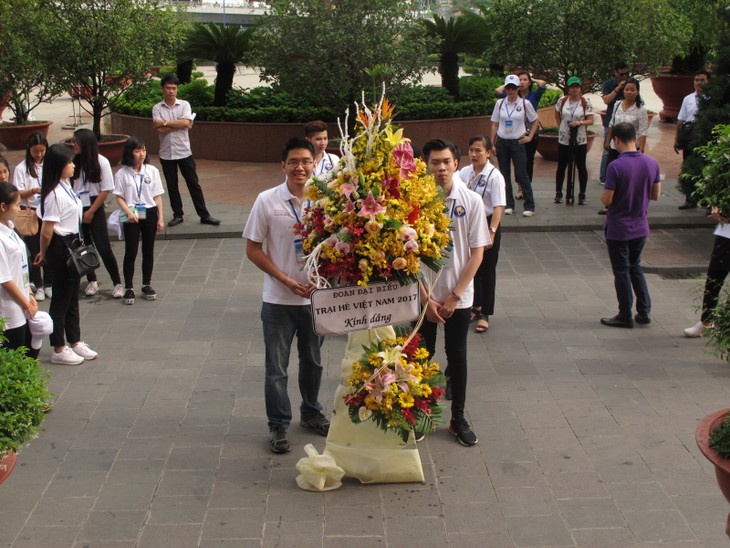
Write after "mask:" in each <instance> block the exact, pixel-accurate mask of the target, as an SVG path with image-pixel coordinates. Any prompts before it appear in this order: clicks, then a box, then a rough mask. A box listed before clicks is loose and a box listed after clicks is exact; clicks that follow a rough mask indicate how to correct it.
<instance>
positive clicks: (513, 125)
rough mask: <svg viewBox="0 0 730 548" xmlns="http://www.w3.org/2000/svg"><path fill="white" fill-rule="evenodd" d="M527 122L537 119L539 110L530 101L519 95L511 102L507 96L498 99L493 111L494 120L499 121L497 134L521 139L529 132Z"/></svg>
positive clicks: (507, 137) (501, 137)
mask: <svg viewBox="0 0 730 548" xmlns="http://www.w3.org/2000/svg"><path fill="white" fill-rule="evenodd" d="M525 118H527V122H530V123H532V122H534V121H535V120H537V112H535V108H534V107H533V106H532V103H530V101H527V100H526V99H523V98H522V97H518V98H517V100H515V102H514V103H510V102H509V100H508V99H507V98H506V97H505V98H504V99H500V100H499V101H497V104H496V105H494V110H493V111H492V122H499V126H498V127H497V136H498V137H499V138H500V139H521V138H522V137H524V135H525V133H527V125H526V124H525Z"/></svg>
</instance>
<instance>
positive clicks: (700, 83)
mask: <svg viewBox="0 0 730 548" xmlns="http://www.w3.org/2000/svg"><path fill="white" fill-rule="evenodd" d="M709 81H710V73H709V72H707V71H706V70H704V69H703V70H699V71H697V72H695V75H694V88H695V90H694V92H692V93H690V94H689V95H687V96H686V97H685V98H684V99H682V106H681V107H680V109H679V114H677V126H676V130H675V133H674V152H676V153H677V154H679V151H680V150H681V151H682V162H684V161H685V160H687V158H689V157H690V156H691V155H692V137H693V134H694V133H695V131H694V127H695V118H696V117H697V111H698V110H699V108H700V101H702V100H703V99H707V96H706V95H705V93H704V92H705V86H706V85H707V84H708V82H709ZM679 183H680V185H679V190H680V192H681V193H682V194H684V195H685V197H686V198H685V201H684V203H683V204H682V205H681V206H679V207H678V208H677V209H694V208H696V207H697V202H696V199H695V198H694V197H693V196H692V193H693V192H694V190H695V187H694V182H693V181H691V180H689V179H684V178H681V179H680V181H679Z"/></svg>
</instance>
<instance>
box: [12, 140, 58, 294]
mask: <svg viewBox="0 0 730 548" xmlns="http://www.w3.org/2000/svg"><path fill="white" fill-rule="evenodd" d="M47 150H48V141H47V140H46V138H45V136H44V135H43V134H42V133H34V134H33V135H31V136H30V137H28V142H27V143H26V145H25V160H23V161H22V162H20V163H19V164H18V165H17V166H15V171H14V172H13V185H15V188H17V189H18V191H19V192H20V208H21V209H26V208H28V209H32V210H33V211H36V210H37V209H38V206H39V205H40V203H41V178H42V177H43V157H44V156H45V155H46V151H47ZM40 238H41V235H40V231H38V233H37V234H35V235H33V236H24V237H23V241H25V245H26V246H27V247H28V253H29V256H30V259H31V261H32V260H33V257H35V256H36V255H38V251H40V248H41V239H40ZM30 283H31V284H33V285H34V286H35V299H36V301H38V302H41V301H44V300H46V297H48V298H49V299H50V298H51V296H52V295H53V291H52V289H51V285H52V284H51V274H50V271H49V270H48V268H46V267H39V266H35V265H33V264H31V265H30Z"/></svg>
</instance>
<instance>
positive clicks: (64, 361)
mask: <svg viewBox="0 0 730 548" xmlns="http://www.w3.org/2000/svg"><path fill="white" fill-rule="evenodd" d="M83 361H84V358H83V357H81V356H79V355H78V354H76V353H75V352H74V351H73V350H71V349H70V348H69V347H68V346H64V347H63V350H61V351H60V352H56V351H55V350H54V351H53V353H52V354H51V363H57V364H60V365H79V364H81V363H83Z"/></svg>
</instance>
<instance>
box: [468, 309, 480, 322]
mask: <svg viewBox="0 0 730 548" xmlns="http://www.w3.org/2000/svg"><path fill="white" fill-rule="evenodd" d="M481 315H482V309H481V308H474V307H472V309H471V314H470V315H469V323H471V322H475V321H477V320H478V319H479V318H480V317H481Z"/></svg>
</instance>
